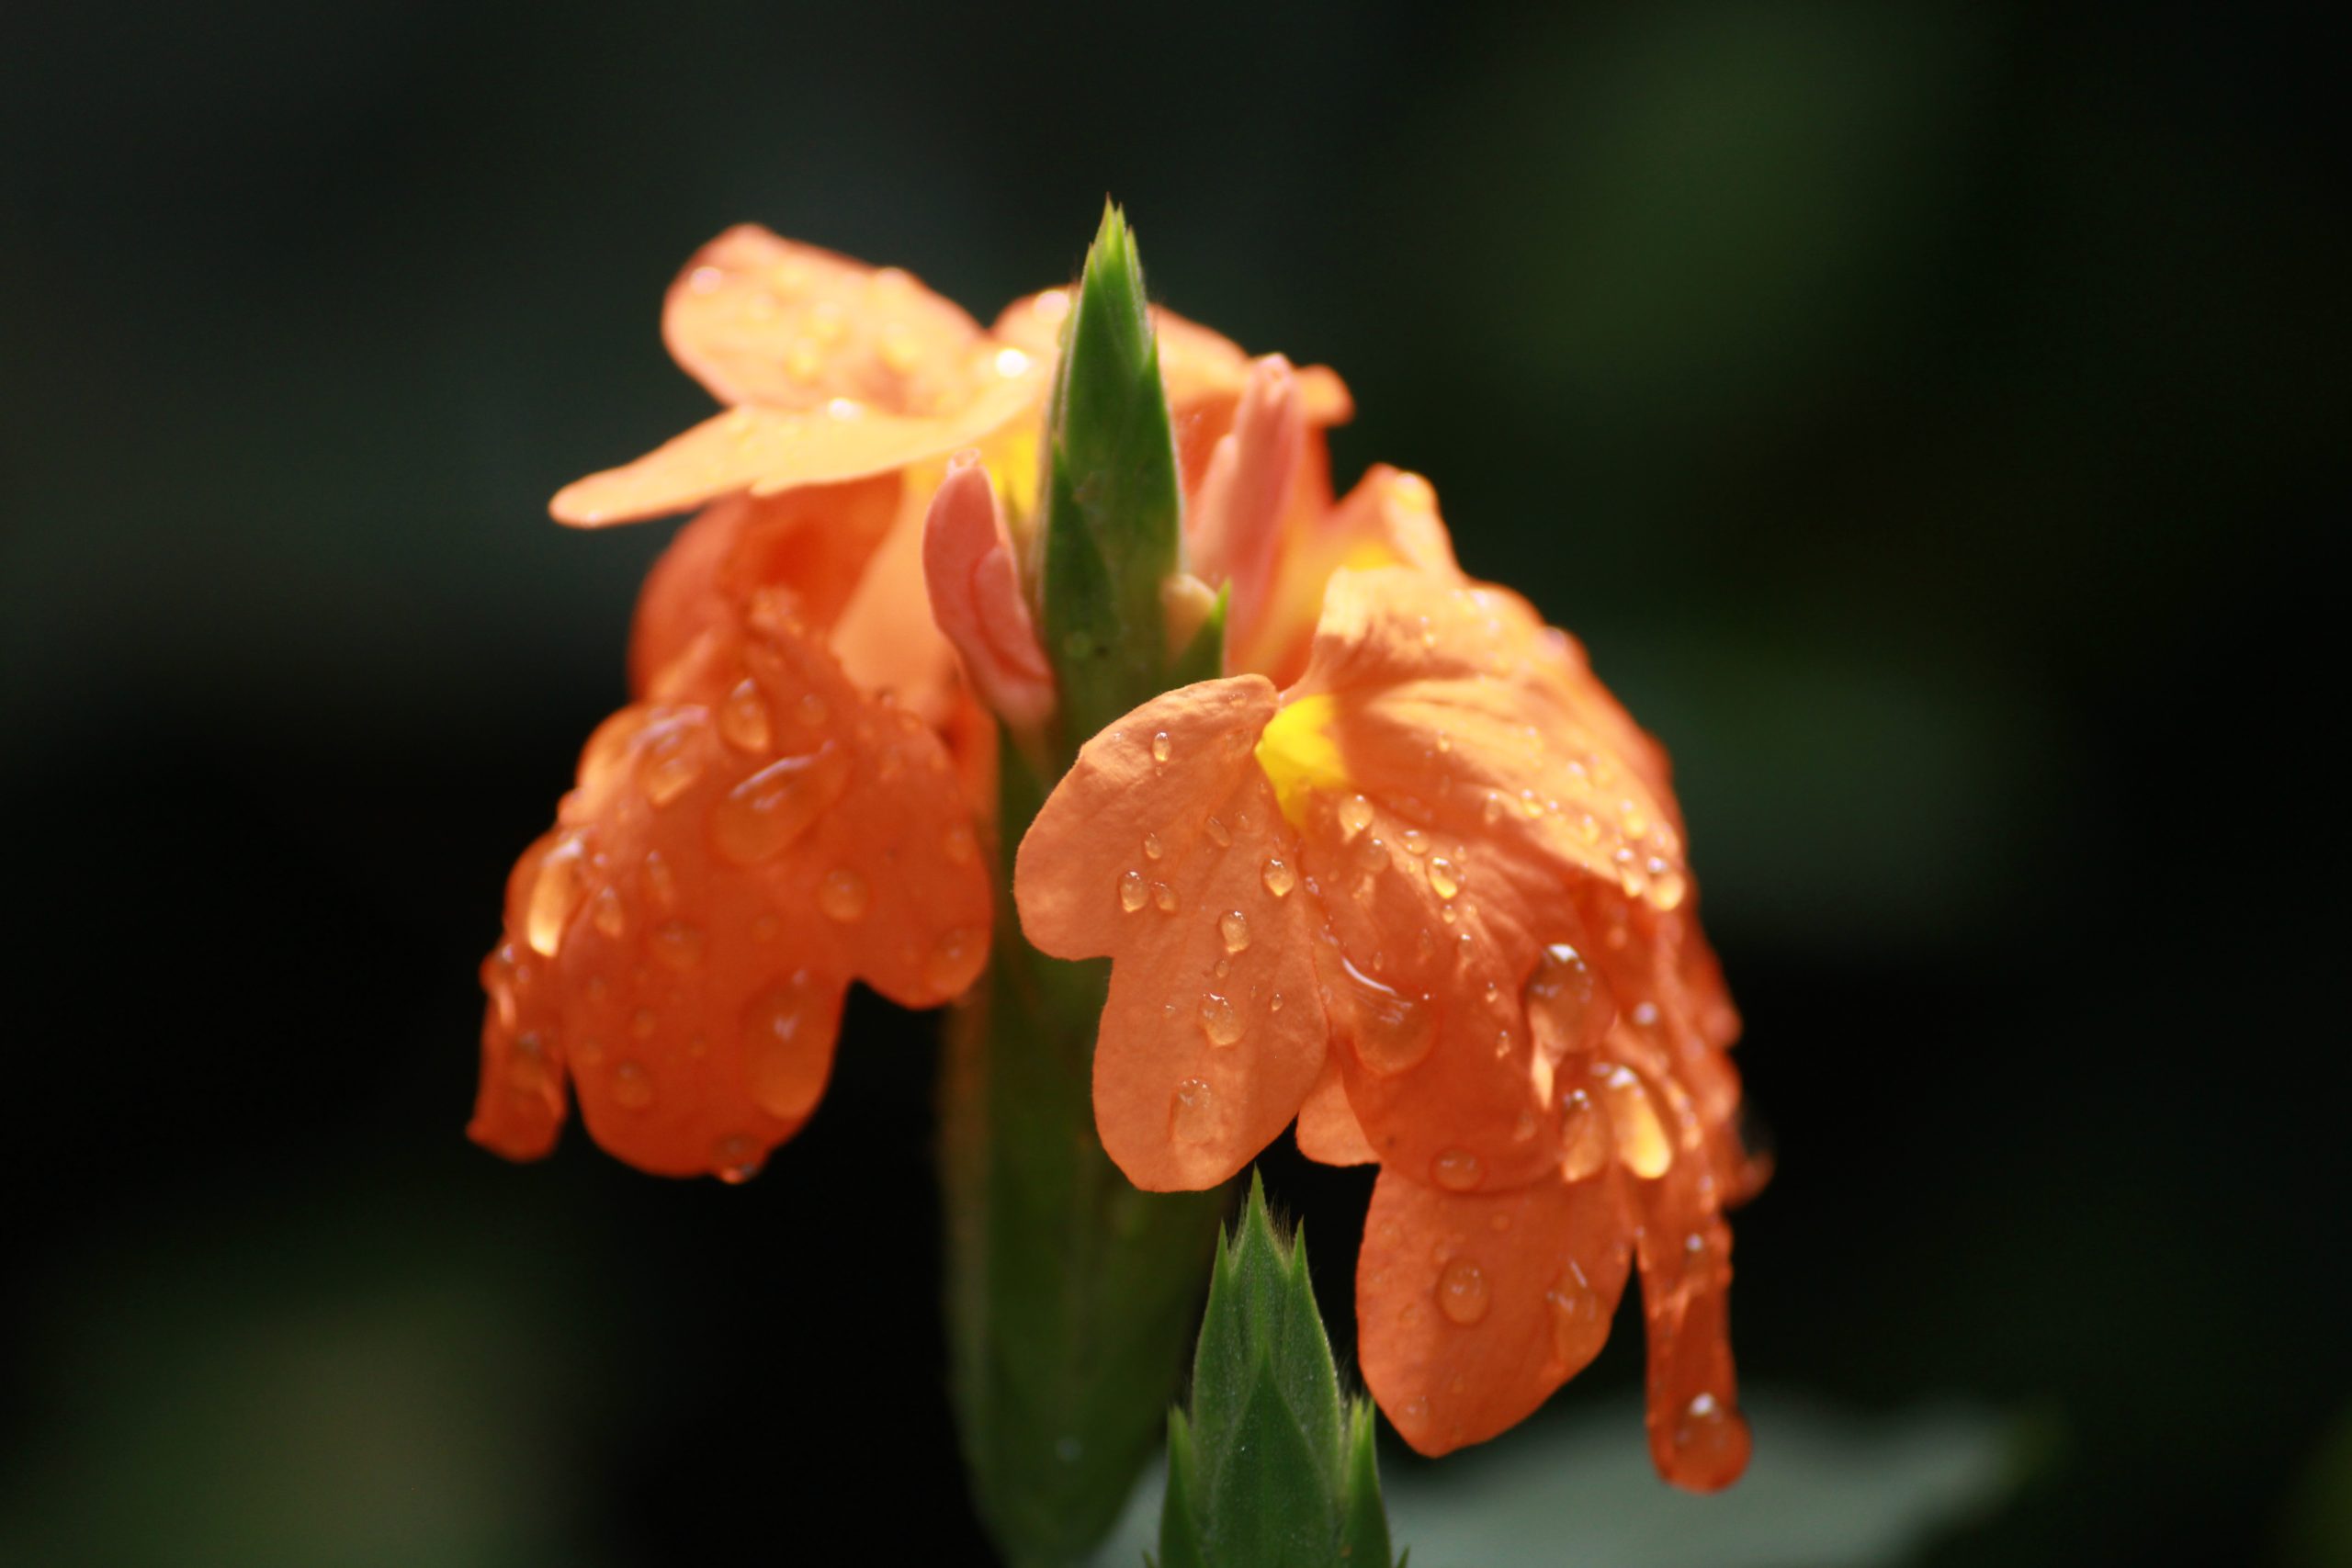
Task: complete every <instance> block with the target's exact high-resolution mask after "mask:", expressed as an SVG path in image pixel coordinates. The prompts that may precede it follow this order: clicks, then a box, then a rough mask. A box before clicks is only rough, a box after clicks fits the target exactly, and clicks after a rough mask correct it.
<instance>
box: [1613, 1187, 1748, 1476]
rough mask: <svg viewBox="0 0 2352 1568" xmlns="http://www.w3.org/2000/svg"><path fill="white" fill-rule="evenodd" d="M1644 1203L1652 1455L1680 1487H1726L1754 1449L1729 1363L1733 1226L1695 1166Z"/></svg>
mask: <svg viewBox="0 0 2352 1568" xmlns="http://www.w3.org/2000/svg"><path fill="white" fill-rule="evenodd" d="M1637 1201H1638V1203H1639V1205H1640V1208H1641V1218H1642V1230H1641V1240H1640V1246H1639V1250H1638V1260H1639V1263H1640V1266H1641V1271H1642V1316H1643V1319H1644V1322H1645V1325H1646V1327H1647V1329H1648V1337H1649V1355H1648V1392H1647V1405H1648V1413H1647V1414H1648V1426H1649V1439H1650V1459H1651V1461H1652V1462H1654V1463H1655V1464H1656V1465H1657V1469H1658V1473H1659V1474H1661V1475H1663V1476H1665V1477H1666V1478H1667V1479H1668V1481H1671V1482H1673V1483H1675V1484H1676V1485H1678V1486H1683V1487H1688V1488H1689V1489H1690V1490H1691V1491H1693V1492H1715V1491H1720V1490H1721V1489H1722V1488H1724V1487H1725V1486H1728V1485H1730V1484H1731V1483H1733V1482H1735V1481H1736V1480H1738V1479H1739V1476H1740V1472H1742V1471H1744V1470H1746V1469H1747V1455H1748V1446H1749V1442H1748V1431H1747V1420H1746V1418H1745V1417H1743V1416H1741V1415H1740V1414H1739V1389H1738V1382H1737V1379H1736V1377H1735V1375H1734V1372H1733V1368H1732V1358H1731V1336H1730V1326H1729V1306H1730V1290H1731V1227H1730V1226H1729V1225H1726V1224H1724V1222H1723V1218H1722V1216H1721V1214H1720V1213H1718V1212H1717V1211H1716V1210H1715V1208H1714V1206H1713V1203H1712V1202H1710V1201H1708V1198H1707V1196H1706V1194H1705V1191H1704V1183H1703V1180H1702V1178H1701V1177H1700V1175H1699V1174H1698V1173H1697V1172H1696V1171H1695V1170H1694V1171H1689V1172H1681V1173H1678V1174H1677V1175H1676V1176H1675V1177H1673V1178H1671V1179H1668V1180H1665V1181H1661V1182H1658V1183H1657V1184H1655V1185H1653V1186H1650V1187H1648V1188H1647V1189H1645V1190H1643V1191H1642V1193H1641V1196H1640V1197H1639V1198H1638V1200H1637Z"/></svg>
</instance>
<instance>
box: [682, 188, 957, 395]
mask: <svg viewBox="0 0 2352 1568" xmlns="http://www.w3.org/2000/svg"><path fill="white" fill-rule="evenodd" d="M662 339H663V341H664V342H666V343H667V344H669V345H670V352H671V354H672V355H673V356H674V357H675V358H676V359H677V361H678V363H679V365H680V366H682V367H684V369H685V370H686V371H687V373H688V374H690V375H692V376H693V377H694V378H695V379H696V380H698V381H700V382H701V383H702V384H703V385H704V386H705V387H707V388H708V389H710V394H711V396H713V397H715V398H717V399H718V400H719V401H720V402H723V403H758V404H761V405H763V406H765V407H768V408H772V409H786V410H789V409H797V410H809V409H814V408H817V407H818V406H819V405H820V404H822V403H824V402H826V401H828V400H831V399H833V398H852V399H855V400H858V401H860V402H863V403H867V404H870V405H872V406H873V407H874V408H876V409H879V410H885V411H888V412H893V413H905V414H933V413H937V412H941V411H942V410H944V409H945V408H947V407H949V406H950V405H952V404H953V403H955V402H957V401H959V400H961V399H962V397H963V395H964V389H965V374H966V369H967V364H968V362H969V359H970V356H971V353H972V350H973V348H974V345H976V344H978V343H979V341H980V329H979V325H978V322H976V321H973V320H972V319H971V317H969V316H967V315H966V314H965V313H964V312H963V311H962V310H959V309H957V308H956V306H955V305H953V304H951V303H949V302H948V301H947V300H945V299H941V298H940V297H939V296H938V295H936V294H933V292H932V291H931V290H930V289H928V288H924V287H923V286H922V284H920V283H918V282H916V281H915V280H914V278H912V277H910V276H908V275H907V274H906V273H904V272H902V271H899V269H898V268H896V267H878V268H877V267H870V266H867V265H865V264H864V263H862V262H856V261H853V260H851V259H849V258H848V257H846V256H841V255H836V254H833V253H832V252H831V251H824V250H820V249H818V248H817V247H816V246H814V245H804V244H800V243H797V242H796V241H792V240H786V239H783V238H780V237H779V236H777V235H775V234H773V233H770V232H769V231H767V230H765V229H763V228H760V227H758V226H756V225H753V224H748V223H747V224H742V225H740V226H738V227H736V228H733V229H729V231H727V232H725V233H724V234H721V235H719V236H718V238H717V239H716V240H713V241H712V242H711V243H709V244H707V245H705V246H704V247H703V248H702V249H701V250H700V251H699V252H697V253H696V254H695V258H694V259H693V260H692V261H690V262H688V263H687V264H686V266H685V270H684V271H683V272H681V273H680V274H679V275H678V278H677V281H676V282H675V283H673V284H672V285H671V286H670V294H669V299H667V301H666V302H665V303H664V305H663V308H662Z"/></svg>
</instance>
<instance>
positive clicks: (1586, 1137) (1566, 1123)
mask: <svg viewBox="0 0 2352 1568" xmlns="http://www.w3.org/2000/svg"><path fill="white" fill-rule="evenodd" d="M1560 1118H1561V1121H1560V1174H1561V1176H1562V1177H1563V1178H1565V1179H1567V1180H1569V1181H1582V1180H1583V1179H1585V1178H1587V1177H1589V1176H1591V1175H1593V1174H1594V1173H1595V1172H1597V1171H1599V1170H1600V1168H1601V1167H1603V1166H1605V1165H1607V1164H1608V1163H1609V1157H1610V1156H1611V1154H1612V1153H1613V1152H1614V1151H1613V1149H1612V1148H1611V1143H1610V1134H1609V1118H1608V1117H1607V1116H1605V1115H1603V1114H1602V1113H1601V1111H1600V1107H1599V1106H1598V1105H1595V1104H1594V1103H1593V1102H1592V1097H1591V1096H1590V1095H1589V1094H1587V1093H1586V1092H1585V1091H1584V1090H1582V1089H1570V1090H1568V1091H1567V1092H1566V1094H1563V1095H1562V1096H1560Z"/></svg>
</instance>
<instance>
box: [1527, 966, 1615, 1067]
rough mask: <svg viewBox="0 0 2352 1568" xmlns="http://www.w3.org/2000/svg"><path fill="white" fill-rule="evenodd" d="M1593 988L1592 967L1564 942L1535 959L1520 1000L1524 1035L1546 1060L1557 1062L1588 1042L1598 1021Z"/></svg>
mask: <svg viewBox="0 0 2352 1568" xmlns="http://www.w3.org/2000/svg"><path fill="white" fill-rule="evenodd" d="M1597 986H1598V983H1597V982H1596V981H1595V980H1594V978H1593V974H1592V966H1591V965H1590V964H1587V963H1586V962H1585V961H1584V955H1583V954H1582V953H1578V952H1577V950H1576V949H1575V948H1573V947H1570V946H1569V945H1568V944H1567V943H1566V942H1554V943H1553V944H1552V945H1551V946H1549V947H1547V948H1545V949H1544V955H1543V956H1542V957H1541V958H1539V959H1537V960H1536V964H1535V973H1534V974H1532V975H1531V976H1528V979H1527V989H1526V991H1525V992H1524V993H1523V994H1522V997H1521V999H1522V1000H1523V1001H1524V1003H1525V1004H1526V1007H1527V1030H1528V1032H1529V1033H1530V1034H1531V1035H1532V1036H1533V1037H1534V1040H1535V1046H1536V1049H1538V1050H1539V1051H1541V1052H1543V1053H1544V1056H1545V1058H1546V1059H1547V1060H1550V1061H1554V1062H1557V1061H1558V1060H1559V1059H1560V1058H1561V1057H1563V1056H1565V1055H1567V1054H1568V1053H1569V1052H1571V1051H1581V1050H1583V1049H1584V1048H1585V1047H1586V1046H1587V1044H1589V1038H1588V1037H1589V1034H1590V1032H1591V1031H1592V1027H1593V1025H1594V1024H1595V1023H1598V1022H1600V1016H1599V1014H1598V1012H1597V1011H1596V1010H1595V1009H1594V1007H1593V1005H1592V1000H1593V996H1594V993H1595V991H1596V989H1597Z"/></svg>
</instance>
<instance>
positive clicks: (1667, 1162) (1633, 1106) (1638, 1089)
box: [1600, 1067, 1674, 1181]
mask: <svg viewBox="0 0 2352 1568" xmlns="http://www.w3.org/2000/svg"><path fill="white" fill-rule="evenodd" d="M1600 1083H1601V1093H1602V1095H1603V1096H1604V1097H1605V1098H1606V1099H1607V1100H1608V1104H1609V1126H1610V1131H1611V1134H1613V1135H1614V1137H1615V1138H1616V1142H1617V1163H1618V1164H1620V1165H1622V1166H1623V1167H1624V1168H1626V1169H1627V1170H1630V1171H1632V1172H1633V1173H1634V1175H1635V1176H1638V1177H1640V1178H1641V1179H1643V1180H1645V1181H1654V1180H1656V1179H1657V1178H1659V1177H1661V1176H1664V1175H1665V1174H1666V1173H1667V1171H1668V1170H1669V1169H1671V1168H1673V1165H1674V1145H1672V1144H1670V1143H1668V1141H1667V1136H1666V1129H1665V1127H1663V1126H1661V1125H1660V1124H1659V1122H1658V1119H1657V1107H1656V1106H1655V1105H1653V1104H1651V1103H1650V1097H1649V1093H1648V1091H1647V1090H1645V1089H1643V1088H1642V1080H1641V1079H1639V1078H1637V1077H1634V1074H1633V1072H1632V1071H1631V1070H1630V1069H1628V1068H1625V1067H1611V1068H1609V1069H1607V1070H1606V1071H1605V1072H1604V1073H1602V1075H1601V1079H1600Z"/></svg>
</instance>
